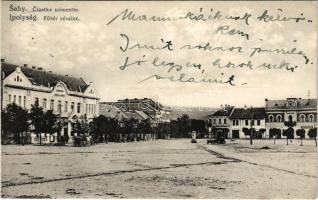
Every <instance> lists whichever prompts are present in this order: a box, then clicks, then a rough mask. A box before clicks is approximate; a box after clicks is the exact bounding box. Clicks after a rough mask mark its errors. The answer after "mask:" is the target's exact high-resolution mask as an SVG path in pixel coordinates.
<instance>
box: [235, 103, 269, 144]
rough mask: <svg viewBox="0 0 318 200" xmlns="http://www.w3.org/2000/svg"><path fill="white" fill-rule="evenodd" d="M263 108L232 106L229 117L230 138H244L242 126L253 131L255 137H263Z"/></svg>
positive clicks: (264, 115)
mask: <svg viewBox="0 0 318 200" xmlns="http://www.w3.org/2000/svg"><path fill="white" fill-rule="evenodd" d="M265 117H266V114H265V108H234V110H233V112H232V114H231V116H230V119H231V132H232V134H231V135H232V138H246V137H249V136H246V135H245V133H244V131H243V130H244V128H245V130H246V129H250V128H251V127H252V128H253V130H254V131H255V133H253V136H254V137H256V138H264V137H265Z"/></svg>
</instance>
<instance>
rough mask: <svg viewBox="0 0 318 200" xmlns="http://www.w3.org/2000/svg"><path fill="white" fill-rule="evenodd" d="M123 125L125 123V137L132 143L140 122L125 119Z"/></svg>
mask: <svg viewBox="0 0 318 200" xmlns="http://www.w3.org/2000/svg"><path fill="white" fill-rule="evenodd" d="M122 123H123V133H124V135H125V137H127V138H128V141H131V140H132V136H133V135H134V133H135V130H136V126H137V123H138V120H137V119H134V118H130V119H124V120H123V121H122Z"/></svg>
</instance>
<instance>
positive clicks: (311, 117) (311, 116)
mask: <svg viewBox="0 0 318 200" xmlns="http://www.w3.org/2000/svg"><path fill="white" fill-rule="evenodd" d="M314 120H315V117H314V115H312V114H310V115H309V122H314Z"/></svg>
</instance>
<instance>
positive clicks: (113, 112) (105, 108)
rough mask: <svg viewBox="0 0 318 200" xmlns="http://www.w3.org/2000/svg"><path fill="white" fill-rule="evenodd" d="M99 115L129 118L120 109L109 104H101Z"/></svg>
mask: <svg viewBox="0 0 318 200" xmlns="http://www.w3.org/2000/svg"><path fill="white" fill-rule="evenodd" d="M99 114H101V115H104V116H105V117H110V118H118V119H122V118H127V116H126V115H125V113H124V112H122V111H121V110H120V109H119V108H117V107H116V106H114V105H112V104H109V103H100V104H99Z"/></svg>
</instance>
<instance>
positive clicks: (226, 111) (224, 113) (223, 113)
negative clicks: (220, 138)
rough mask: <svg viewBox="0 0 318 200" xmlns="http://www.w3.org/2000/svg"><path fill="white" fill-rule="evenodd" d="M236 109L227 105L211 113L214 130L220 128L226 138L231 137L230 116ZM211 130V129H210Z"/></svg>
mask: <svg viewBox="0 0 318 200" xmlns="http://www.w3.org/2000/svg"><path fill="white" fill-rule="evenodd" d="M233 110H234V107H233V106H230V105H225V106H224V107H222V108H221V109H219V110H217V111H216V112H214V113H213V114H212V115H209V116H208V118H209V124H210V125H211V127H212V130H213V129H214V130H216V131H218V130H220V131H223V132H224V134H225V138H231V137H232V136H231V119H230V116H231V114H232V112H233ZM209 132H211V131H209Z"/></svg>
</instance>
